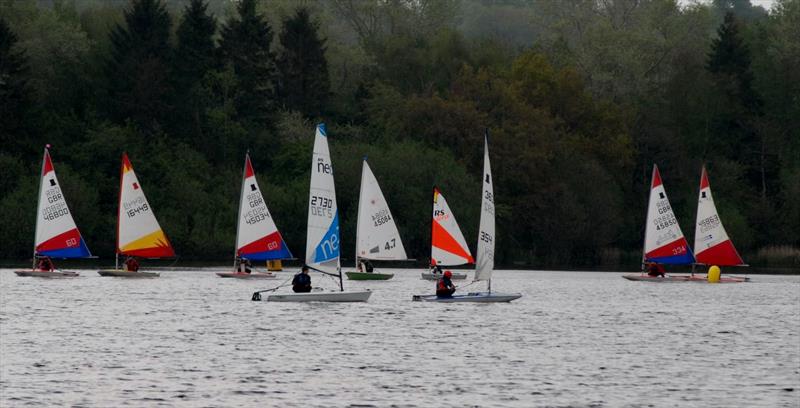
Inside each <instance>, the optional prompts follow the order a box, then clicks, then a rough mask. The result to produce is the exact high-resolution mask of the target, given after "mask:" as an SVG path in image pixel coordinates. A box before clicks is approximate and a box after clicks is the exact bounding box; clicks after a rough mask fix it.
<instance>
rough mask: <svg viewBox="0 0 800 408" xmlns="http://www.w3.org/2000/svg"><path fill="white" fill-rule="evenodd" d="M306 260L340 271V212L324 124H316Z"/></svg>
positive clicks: (332, 270) (316, 265)
mask: <svg viewBox="0 0 800 408" xmlns="http://www.w3.org/2000/svg"><path fill="white" fill-rule="evenodd" d="M306 234H307V235H306V264H308V265H309V266H311V267H313V268H315V269H318V270H320V271H323V272H328V273H333V274H338V273H339V266H340V265H339V249H340V246H341V242H340V240H339V213H338V208H337V206H336V191H335V189H334V184H333V165H332V164H331V155H330V151H329V150H328V137H327V134H326V132H325V124H323V123H320V124H319V125H317V132H316V135H315V139H314V156H313V158H312V162H311V186H310V191H309V201H308V229H307V231H306Z"/></svg>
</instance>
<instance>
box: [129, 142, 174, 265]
mask: <svg viewBox="0 0 800 408" xmlns="http://www.w3.org/2000/svg"><path fill="white" fill-rule="evenodd" d="M117 222H118V225H117V253H119V254H123V255H131V256H141V257H146V258H172V257H174V256H175V251H174V250H173V249H172V244H170V242H169V239H168V238H167V236H166V234H164V231H163V230H162V229H161V226H160V225H159V224H158V220H156V216H155V214H154V213H153V208H152V207H151V206H150V203H149V202H148V201H147V197H145V195H144V190H143V189H142V186H141V183H139V179H138V178H137V177H136V173H135V172H134V171H133V165H132V164H131V161H130V160H129V159H128V154H127V153H123V154H122V165H121V169H120V194H119V209H118V213H117Z"/></svg>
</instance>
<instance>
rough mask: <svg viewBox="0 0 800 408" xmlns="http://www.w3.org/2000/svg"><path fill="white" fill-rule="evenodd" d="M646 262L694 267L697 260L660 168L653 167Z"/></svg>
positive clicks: (646, 238) (647, 226)
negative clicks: (692, 264) (674, 208)
mask: <svg viewBox="0 0 800 408" xmlns="http://www.w3.org/2000/svg"><path fill="white" fill-rule="evenodd" d="M644 258H645V261H652V262H658V263H662V264H691V263H692V262H694V256H692V252H691V250H690V249H689V244H688V243H687V242H686V238H685V237H684V236H683V232H681V227H680V225H678V220H677V219H676V218H675V213H673V211H672V206H670V204H669V199H668V198H667V193H666V190H664V185H663V183H662V182H661V174H660V173H659V172H658V167H657V166H656V165H653V178H652V182H651V184H650V203H649V205H648V207H647V225H646V226H645V240H644Z"/></svg>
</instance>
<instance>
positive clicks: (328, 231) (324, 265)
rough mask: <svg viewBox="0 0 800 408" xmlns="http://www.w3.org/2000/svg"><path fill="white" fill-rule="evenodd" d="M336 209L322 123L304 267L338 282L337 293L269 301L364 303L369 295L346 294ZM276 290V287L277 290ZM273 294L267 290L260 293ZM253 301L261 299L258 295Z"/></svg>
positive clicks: (285, 295) (317, 138) (314, 162)
mask: <svg viewBox="0 0 800 408" xmlns="http://www.w3.org/2000/svg"><path fill="white" fill-rule="evenodd" d="M340 249H341V240H340V238H339V210H338V207H337V205H336V190H335V188H334V181H333V165H332V163H331V154H330V150H329V147H328V135H327V132H326V129H325V124H324V123H320V124H319V125H317V130H316V134H315V139H314V155H313V158H312V162H311V183H310V188H309V201H308V226H307V229H306V259H305V260H306V265H308V267H309V268H310V269H312V270H314V271H316V272H319V273H321V274H323V275H327V276H331V277H334V278H335V279H336V280H337V281H338V286H339V288H338V290H336V291H324V290H316V291H312V292H308V293H274V294H271V295H269V296H267V298H266V300H267V301H270V302H366V301H367V300H368V299H369V297H370V295H371V294H372V292H370V291H369V290H363V291H345V290H344V283H343V280H342V267H341V260H340V256H339V255H340ZM276 289H277V288H276ZM268 291H272V289H267V290H265V291H261V292H268ZM252 300H262V299H261V296H260V292H256V293H254V294H253V297H252Z"/></svg>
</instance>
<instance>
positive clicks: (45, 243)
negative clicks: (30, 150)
mask: <svg viewBox="0 0 800 408" xmlns="http://www.w3.org/2000/svg"><path fill="white" fill-rule="evenodd" d="M34 251H35V253H36V254H38V255H45V256H51V257H57V258H84V257H88V256H91V254H90V253H89V249H88V248H87V247H86V243H85V242H84V241H83V238H82V237H81V233H80V231H78V227H77V226H76V225H75V220H73V219H72V213H70V211H69V207H68V206H67V201H66V200H65V199H64V194H63V193H62V191H61V184H60V183H59V182H58V178H57V177H56V171H55V168H54V167H53V162H52V161H51V160H50V152H49V151H48V150H47V148H45V149H44V158H43V159H42V179H41V181H40V185H39V205H38V207H37V211H36V242H35V250H34Z"/></svg>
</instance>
